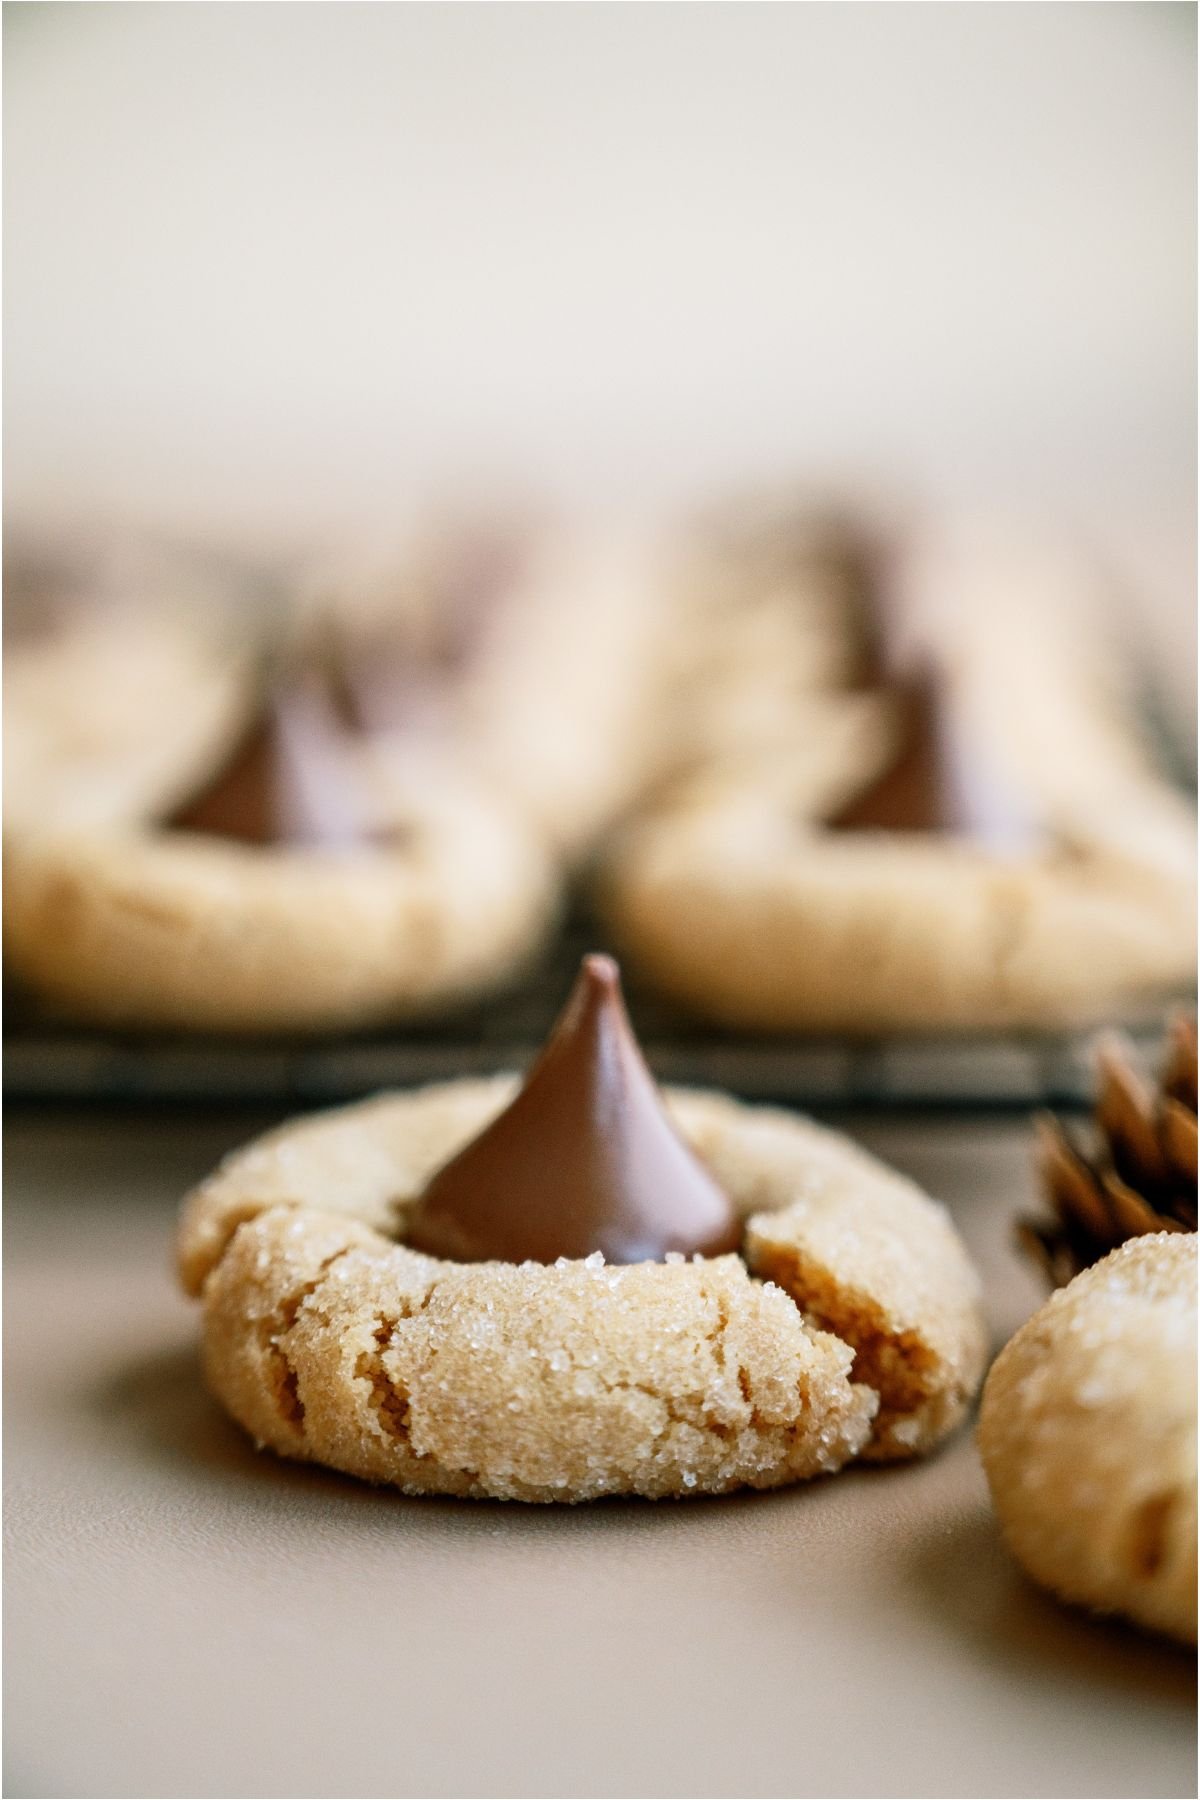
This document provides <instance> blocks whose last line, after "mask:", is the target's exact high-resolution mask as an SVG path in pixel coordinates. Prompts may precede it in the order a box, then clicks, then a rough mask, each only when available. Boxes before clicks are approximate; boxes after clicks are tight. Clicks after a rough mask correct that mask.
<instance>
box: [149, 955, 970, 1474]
mask: <svg viewBox="0 0 1200 1800" xmlns="http://www.w3.org/2000/svg"><path fill="white" fill-rule="evenodd" d="M179 1267H180V1273H181V1278H182V1280H183V1284H184V1286H185V1288H186V1289H187V1291H188V1292H189V1293H191V1294H194V1295H197V1296H198V1297H199V1298H200V1299H201V1301H202V1304H203V1344H204V1361H205V1367H206V1370H207V1374H208V1379H209V1381H210V1383H211V1385H212V1387H213V1389H214V1391H215V1392H216V1393H217V1395H218V1396H219V1397H220V1399H221V1400H222V1401H223V1403H224V1404H225V1406H226V1407H227V1408H228V1409H229V1411H230V1412H231V1413H232V1415H233V1416H234V1418H235V1419H237V1420H238V1421H239V1423H240V1424H241V1425H243V1426H244V1427H245V1429H246V1430H247V1431H248V1432H250V1433H251V1435H252V1436H253V1437H254V1438H255V1440H256V1441H257V1442H258V1443H259V1444H260V1445H263V1446H269V1447H271V1448H272V1449H274V1450H276V1451H278V1452H280V1453H281V1454H282V1455H285V1456H290V1457H296V1458H300V1459H306V1460H311V1461H316V1462H322V1463H327V1464H329V1465H330V1466H332V1467H334V1468H337V1469H341V1470H344V1471H346V1472H347V1473H349V1474H352V1475H358V1476H362V1477H364V1478H366V1479H367V1480H370V1481H377V1482H389V1483H392V1484H393V1485H395V1486H397V1487H399V1488H401V1489H403V1490H404V1491H405V1492H407V1493H414V1494H418V1493H443V1494H458V1495H464V1496H469V1497H473V1498H482V1497H486V1496H491V1497H495V1498H499V1499H514V1500H540V1501H549V1500H571V1501H575V1500H588V1499H594V1498H597V1497H599V1496H601V1495H605V1494H642V1495H648V1496H651V1497H662V1496H668V1495H685V1494H691V1493H720V1492H724V1491H726V1490H728V1489H731V1488H736V1487H740V1486H747V1485H748V1486H752V1487H775V1486H779V1485H782V1484H784V1483H787V1482H793V1481H798V1480H801V1479H804V1478H805V1477H807V1476H811V1475H816V1474H821V1473H828V1472H831V1471H833V1470H836V1469H838V1468H841V1467H842V1466H843V1465H844V1464H845V1463H847V1462H849V1461H851V1460H853V1459H854V1458H856V1457H865V1458H870V1459H875V1460H890V1459H896V1458H903V1457H910V1456H914V1455H918V1454H920V1453H921V1452H923V1451H926V1450H929V1449H931V1448H932V1447H933V1446H934V1445H935V1444H936V1443H937V1442H938V1441H939V1440H940V1439H941V1438H942V1437H944V1436H945V1435H946V1433H947V1432H949V1431H950V1430H952V1429H953V1427H954V1426H955V1425H956V1424H957V1423H958V1422H959V1420H960V1419H961V1418H962V1415H963V1413H964V1410H965V1408H966V1406H967V1405H968V1403H969V1401H970V1399H971V1396H972V1395H973V1393H974V1391H975V1388H976V1386H977V1384H978V1381H979V1378H980V1374H981V1371H982V1364H983V1356H984V1337H983V1329H982V1325H981V1320H980V1314H979V1307H978V1290H977V1281H976V1277H975V1274H974V1271H973V1270H972V1268H971V1265H970V1263H969V1261H968V1259H967V1256H966V1253H965V1251H964V1249H963V1246H962V1244H961V1242H960V1241H959V1239H958V1237H957V1235H956V1234H955V1232H954V1230H953V1228H952V1226H951V1225H950V1222H949V1220H948V1218H947V1216H946V1214H945V1212H944V1211H943V1209H942V1208H941V1207H940V1206H938V1205H937V1204H936V1203H935V1202H933V1201H932V1200H930V1199H929V1198H928V1197H927V1196H926V1195H924V1194H923V1193H921V1192H920V1190H919V1189H918V1188H916V1187H915V1186H914V1185H913V1184H912V1183H911V1182H909V1181H906V1180H905V1179H904V1178H903V1177H901V1176H900V1175H898V1174H895V1173H894V1172H892V1171H891V1170H888V1169H886V1168H884V1167H883V1166H882V1165H881V1164H879V1163H877V1162H876V1161H874V1160H873V1159H872V1158H871V1157H869V1156H867V1155H865V1154H864V1153H863V1152H862V1151H860V1150H858V1149H857V1148H855V1147H854V1146H853V1145H852V1144H850V1143H848V1142H847V1141H846V1140H845V1139H844V1138H841V1137H839V1136H837V1135H836V1134H834V1133H832V1132H828V1131H824V1130H821V1129H820V1128H818V1127H817V1126H815V1125H813V1124H811V1123H809V1122H808V1121H806V1120H803V1119H799V1118H796V1117H793V1116H792V1115H790V1114H786V1113H783V1112H776V1111H769V1110H764V1109H759V1108H752V1107H746V1106H742V1105H739V1104H738V1103H736V1102H735V1101H733V1100H731V1099H729V1098H727V1097H725V1096H723V1095H720V1094H712V1093H697V1092H687V1091H681V1090H668V1091H667V1092H666V1093H663V1094H660V1093H659V1092H658V1090H657V1089H656V1087H655V1085H654V1082H653V1080H652V1078H651V1076H650V1074H649V1071H648V1070H647V1068H646V1066H645V1063H644V1061H643V1059H642V1056H641V1053H640V1051H639V1049H638V1047H637V1044H636V1042H635V1040H634V1038H633V1035H632V1032H631V1029H630V1026H629V1023H628V1020H627V1018H626V1015H625V1010H624V1006H623V1003H622V1000H621V995H620V986H619V980H618V975H617V970H616V966H615V965H614V964H613V963H612V962H611V961H610V960H609V959H608V958H605V957H599V956H592V957H588V958H586V959H585V961H584V965H583V969H582V971H581V974H580V977H579V981H578V983H577V985H576V988H575V990H574V992H573V994H572V996H571V998H570V1000H569V1002H568V1004H567V1007H566V1010H565V1011H564V1013H563V1015H562V1017H561V1018H560V1020H559V1022H558V1024H557V1026H556V1027H555V1030H554V1032H553V1034H552V1035H551V1037H550V1039H549V1041H548V1043H547V1045H546V1047H545V1049H544V1050H543V1052H542V1054H541V1056H540V1058H539V1059H538V1061H537V1062H536V1063H535V1065H534V1067H533V1069H532V1070H531V1071H530V1073H529V1075H528V1076H527V1078H526V1080H525V1081H524V1083H523V1084H518V1083H517V1081H516V1080H515V1079H514V1078H512V1077H508V1076H504V1077H499V1078H496V1079H492V1080H484V1081H473V1080H472V1081H456V1082H449V1083H445V1084H442V1085H439V1086H436V1087H429V1088H424V1089H420V1090H418V1091H415V1092H411V1093H406V1094H394V1095H384V1096H382V1097H381V1098H378V1099H375V1100H371V1101H367V1102H365V1103H363V1104H360V1105H356V1106H353V1107H348V1108H345V1109H343V1110H340V1111H337V1112H333V1113H327V1114H324V1115H318V1116H317V1117H314V1118H310V1119H306V1120H302V1121H299V1122H297V1123H294V1124H291V1125H289V1126H286V1127H284V1128H283V1129H282V1130H280V1131H277V1132H275V1133H272V1134H271V1135H269V1136H267V1137H265V1138H263V1139H261V1140H259V1141H258V1142H257V1143H255V1144H252V1145H250V1146H249V1147H248V1148H247V1149H244V1150H242V1151H240V1152H238V1153H236V1154H235V1155H233V1156H232V1157H230V1158H229V1159H228V1160H227V1162H226V1163H225V1164H224V1165H223V1166H222V1167H221V1168H220V1169H219V1170H218V1171H217V1172H216V1173H215V1174H214V1175H213V1176H211V1177H210V1178H209V1180H207V1181H206V1182H205V1183H203V1185H202V1186H201V1187H200V1188H198V1189H197V1190H196V1191H195V1192H194V1193H193V1194H192V1195H191V1196H190V1197H189V1199H188V1201H187V1202H186V1205H185V1208H184V1214H183V1219H182V1224H181V1229H180V1235H179Z"/></svg>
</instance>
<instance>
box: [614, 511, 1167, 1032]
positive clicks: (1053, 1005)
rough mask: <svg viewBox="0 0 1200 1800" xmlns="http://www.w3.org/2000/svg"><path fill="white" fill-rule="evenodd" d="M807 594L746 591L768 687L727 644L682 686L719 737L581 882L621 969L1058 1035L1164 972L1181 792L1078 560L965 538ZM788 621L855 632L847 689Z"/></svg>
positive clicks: (796, 1009) (1002, 537) (717, 999)
mask: <svg viewBox="0 0 1200 1800" xmlns="http://www.w3.org/2000/svg"><path fill="white" fill-rule="evenodd" d="M829 580H830V581H832V580H833V576H830V577H829ZM814 582H815V583H816V586H815V587H814ZM819 587H820V583H819V580H818V579H817V577H815V576H814V575H813V574H812V573H811V571H810V573H809V574H808V576H807V577H806V579H805V581H804V582H801V581H799V580H797V579H795V578H794V577H793V578H792V579H791V580H790V581H783V582H781V584H780V585H779V586H778V587H777V588H776V589H774V590H772V605H773V608H774V611H775V614H776V615H777V621H778V630H777V631H776V632H775V633H774V634H773V635H772V637H771V644H772V651H773V656H774V660H775V661H776V662H777V664H778V668H779V671H780V672H779V673H777V674H776V676H775V678H774V682H773V686H772V687H771V688H769V689H764V687H763V683H762V677H761V673H760V671H759V670H758V669H757V668H755V669H753V670H748V671H747V672H746V674H747V677H748V679H747V680H746V681H745V682H743V676H742V672H741V671H740V670H739V667H738V665H737V663H736V662H735V661H734V660H733V659H732V658H730V659H727V667H726V670H725V672H724V674H722V673H721V672H720V671H714V672H710V674H709V676H708V678H707V680H706V682H705V683H704V684H702V685H699V686H697V687H696V689H695V691H694V693H693V697H692V704H693V708H694V710H695V711H696V712H697V713H698V714H699V715H701V717H704V716H707V715H711V716H713V717H714V718H726V717H729V718H733V719H736V720H737V721H739V730H738V732H737V734H736V735H732V734H730V733H729V732H724V733H722V732H720V731H714V732H712V733H711V734H709V741H708V743H707V746H706V748H705V750H704V753H703V754H702V755H701V756H700V758H699V759H698V760H697V762H696V764H695V766H694V767H693V768H692V769H691V771H690V772H689V773H688V774H687V775H686V776H685V777H683V778H681V779H680V780H679V781H677V783H676V784H675V786H674V787H673V788H672V789H670V790H669V791H665V792H663V793H661V794H660V795H659V797H658V798H657V799H656V801H655V804H654V805H653V807H651V808H647V809H646V810H645V811H644V813H643V814H642V816H641V817H640V818H637V819H635V820H634V821H633V822H632V824H631V825H629V827H628V828H627V829H626V830H625V831H624V832H623V833H622V834H621V836H620V837H619V838H618V839H617V840H616V841H615V842H614V844H613V846H612V847H611V850H610V853H609V855H608V856H607V859H606V861H605V863H604V865H603V867H602V869H601V871H600V887H601V900H602V904H603V905H604V907H605V909H606V912H607V916H608V918H609V921H610V923H611V926H612V929H613V931H614V933H615V934H616V936H617V939H618V941H619V942H620V943H621V945H622V947H623V949H624V951H625V953H626V954H627V955H628V956H629V958H630V959H631V960H634V961H636V963H637V964H638V966H639V967H640V968H641V969H642V970H643V972H644V974H645V975H646V977H647V978H649V979H653V980H654V981H656V982H657V983H658V984H659V985H660V986H661V987H662V988H663V989H664V990H666V991H668V992H670V993H671V994H672V995H673V996H675V997H676V998H677V999H679V1000H680V1001H682V1002H684V1003H686V1004H687V1005H689V1006H690V1007H692V1008H693V1009H694V1010H695V1011H697V1012H698V1013H701V1014H703V1015H705V1016H707V1017H710V1018H712V1019H714V1020H717V1021H719V1022H720V1023H722V1024H726V1025H732V1026H735V1027H749V1028H753V1029H768V1030H809V1029H822V1030H834V1031H871V1032H874V1031H880V1030H889V1029H895V1028H909V1029H920V1028H924V1027H929V1028H967V1029H971V1028H980V1029H987V1028H992V1029H995V1028H1006V1027H1010V1026H1014V1025H1030V1026H1035V1025H1074V1024H1078V1023H1082V1022H1087V1021H1090V1020H1093V1019H1096V1018H1101V1017H1109V1018H1111V1017H1113V1016H1114V1014H1117V1013H1122V1012H1137V1011H1138V1010H1140V1009H1143V1008H1146V1007H1148V1006H1149V1007H1157V1005H1159V1004H1160V1003H1161V999H1162V997H1163V996H1164V995H1165V994H1169V993H1171V992H1173V991H1177V990H1179V989H1181V988H1183V987H1185V986H1186V985H1187V984H1188V982H1189V981H1190V980H1191V979H1192V977H1193V976H1194V972H1195V930H1194V924H1195V906H1196V898H1195V869H1194V857H1195V829H1194V820H1193V817H1192V808H1191V807H1190V805H1189V804H1188V802H1187V801H1186V800H1185V799H1184V798H1183V797H1182V796H1181V795H1179V794H1177V793H1175V792H1174V791H1173V790H1172V789H1171V787H1170V786H1169V784H1168V783H1167V782H1165V781H1164V780H1163V779H1162V777H1161V776H1160V775H1159V774H1158V772H1157V771H1156V769H1155V767H1154V764H1153V761H1152V759H1151V758H1150V757H1149V755H1148V754H1147V753H1146V751H1145V749H1144V748H1143V747H1142V746H1141V744H1140V743H1139V740H1138V735H1137V733H1136V731H1135V729H1134V727H1133V724H1132V721H1131V709H1130V707H1129V704H1128V697H1127V696H1126V695H1125V694H1123V693H1122V690H1121V682H1120V679H1119V675H1120V672H1121V667H1122V664H1121V659H1120V657H1119V656H1118V655H1116V654H1114V653H1113V651H1112V648H1111V646H1109V647H1106V646H1105V645H1104V643H1103V641H1102V633H1101V628H1100V624H1099V619H1098V608H1097V606H1096V604H1095V594H1094V591H1093V588H1094V584H1093V583H1091V582H1090V581H1089V578H1088V576H1087V574H1086V572H1085V573H1083V574H1081V572H1080V571H1079V569H1078V568H1076V567H1075V566H1073V564H1072V563H1071V561H1070V559H1067V558H1063V557H1062V556H1060V555H1058V554H1057V553H1051V552H1049V551H1047V550H1045V549H1044V548H1042V547H1039V546H1036V545H1029V544H1026V543H1024V542H1022V541H1020V540H1019V539H1014V538H1013V537H1012V536H1011V535H1008V534H1005V533H996V532H992V531H986V530H980V529H963V530H960V531H954V530H950V531H948V532H946V533H945V534H943V535H942V536H941V537H940V538H939V539H937V540H930V541H928V542H926V543H925V544H924V545H918V544H910V545H908V546H907V547H904V548H902V550H901V551H900V552H899V553H898V554H897V555H896V556H895V557H894V558H893V560H892V566H891V572H890V574H889V573H888V572H887V569H886V566H882V567H876V568H875V569H874V571H873V573H872V574H871V575H870V578H869V579H864V580H863V581H861V582H860V583H859V584H858V586H857V587H856V588H855V589H853V590H852V591H850V590H847V588H846V584H845V583H844V582H843V583H842V585H841V587H840V589H839V590H838V591H839V592H840V593H841V595H842V598H843V602H844V604H843V606H842V609H841V616H840V623H839V622H838V618H837V616H836V615H834V616H832V617H831V610H830V608H829V607H828V606H826V607H824V608H821V607H819V606H817V604H816V601H815V599H814V593H815V592H817V591H819ZM855 596H857V599H856V598H855ZM814 622H818V623H819V629H821V630H824V631H826V632H829V633H832V634H833V635H834V636H835V637H840V638H841V639H842V640H844V642H845V644H846V645H847V646H850V645H852V644H853V643H855V642H857V644H858V646H859V649H860V652H861V651H862V650H863V649H870V648H871V647H872V645H873V650H874V654H872V655H867V656H865V657H864V656H863V655H861V654H860V655H859V667H858V671H857V679H858V686H857V688H856V687H855V685H854V683H853V681H852V680H850V679H846V678H844V677H843V679H841V681H840V682H839V681H838V680H836V679H831V678H830V676H828V675H826V674H824V673H823V672H822V671H821V670H820V669H819V668H818V667H817V665H816V664H815V661H814V658H813V655H812V651H811V644H810V640H811V637H812V632H813V629H814ZM828 661H829V666H830V670H831V671H836V669H837V666H838V665H837V660H836V659H835V658H833V657H832V655H831V656H830V658H829V659H828ZM847 662H848V654H847V656H843V658H842V665H843V671H844V670H845V667H846V665H847ZM789 665H790V666H792V667H793V668H794V670H795V671H796V679H795V681H794V682H793V683H792V687H791V689H790V696H791V697H790V701H789V703H788V707H787V708H782V709H780V708H777V709H775V710H774V711H770V712H767V711H765V710H764V708H763V706H762V705H760V704H758V703H757V701H756V696H758V695H760V694H761V693H763V692H767V691H775V690H777V689H778V690H780V691H783V689H782V687H781V683H782V682H783V674H782V672H783V671H785V670H786V669H787V668H788V666H789ZM739 688H742V689H743V691H742V692H741V693H740V694H739ZM697 735H698V736H700V737H703V736H704V733H703V732H702V731H701V732H698V733H697Z"/></svg>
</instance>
